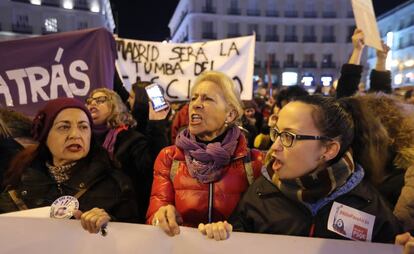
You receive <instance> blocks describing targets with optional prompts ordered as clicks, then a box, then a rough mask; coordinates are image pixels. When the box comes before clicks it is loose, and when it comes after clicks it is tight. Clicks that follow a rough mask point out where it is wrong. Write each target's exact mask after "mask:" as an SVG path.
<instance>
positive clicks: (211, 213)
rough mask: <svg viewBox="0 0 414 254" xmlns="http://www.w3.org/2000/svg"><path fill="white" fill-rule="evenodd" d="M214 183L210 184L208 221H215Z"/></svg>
mask: <svg viewBox="0 0 414 254" xmlns="http://www.w3.org/2000/svg"><path fill="white" fill-rule="evenodd" d="M213 196H214V183H209V184H208V223H211V222H213Z"/></svg>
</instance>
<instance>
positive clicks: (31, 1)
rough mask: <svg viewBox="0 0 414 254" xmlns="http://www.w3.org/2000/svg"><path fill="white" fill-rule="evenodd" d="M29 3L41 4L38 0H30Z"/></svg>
mask: <svg viewBox="0 0 414 254" xmlns="http://www.w3.org/2000/svg"><path fill="white" fill-rule="evenodd" d="M30 3H31V4H34V5H41V4H42V2H41V1H40V0H30Z"/></svg>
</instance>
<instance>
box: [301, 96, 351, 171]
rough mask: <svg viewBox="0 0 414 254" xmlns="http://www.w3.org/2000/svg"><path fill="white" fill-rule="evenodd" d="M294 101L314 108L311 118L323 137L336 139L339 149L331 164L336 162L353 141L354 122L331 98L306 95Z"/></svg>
mask: <svg viewBox="0 0 414 254" xmlns="http://www.w3.org/2000/svg"><path fill="white" fill-rule="evenodd" d="M294 101H298V102H302V103H305V104H308V105H310V106H312V107H313V108H314V111H313V115H312V118H313V120H314V122H315V125H316V127H317V128H318V129H319V131H320V132H321V134H322V135H323V136H327V137H329V138H332V139H338V141H339V143H340V145H341V147H340V150H339V153H338V155H337V156H336V157H335V158H334V159H332V160H331V163H334V162H336V161H338V160H339V159H340V158H341V157H342V156H343V155H344V154H345V152H346V151H347V150H348V149H349V147H350V146H351V144H352V142H353V140H354V121H353V119H352V115H351V114H350V113H348V112H347V111H346V110H345V109H344V107H343V106H342V105H341V103H340V102H339V101H337V100H336V99H335V98H333V97H324V96H322V95H308V96H301V97H297V98H296V99H295V100H294Z"/></svg>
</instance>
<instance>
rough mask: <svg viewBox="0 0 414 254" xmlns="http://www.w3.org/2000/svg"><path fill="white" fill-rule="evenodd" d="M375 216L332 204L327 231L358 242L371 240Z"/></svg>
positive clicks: (338, 204)
mask: <svg viewBox="0 0 414 254" xmlns="http://www.w3.org/2000/svg"><path fill="white" fill-rule="evenodd" d="M374 223H375V216H374V215H371V214H368V213H366V212H363V211H360V210H357V209H355V208H352V207H349V206H346V205H343V204H341V203H338V202H334V203H333V205H332V208H331V212H330V213H329V219H328V229H329V230H330V231H332V232H335V233H337V234H340V235H342V236H345V237H347V238H349V239H354V240H358V241H367V242H370V241H371V240H372V231H373V229H374Z"/></svg>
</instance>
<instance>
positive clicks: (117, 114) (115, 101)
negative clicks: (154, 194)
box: [89, 88, 137, 129]
mask: <svg viewBox="0 0 414 254" xmlns="http://www.w3.org/2000/svg"><path fill="white" fill-rule="evenodd" d="M99 92H100V93H104V94H105V95H106V96H107V97H108V103H109V106H110V109H111V114H110V115H109V117H108V119H106V124H107V126H108V127H109V128H112V129H113V128H117V127H119V126H121V125H127V126H130V127H134V126H136V125H137V122H136V121H135V119H134V118H133V117H132V115H131V114H130V113H129V112H128V109H127V107H126V106H125V104H124V103H123V102H122V99H121V97H119V95H118V94H117V93H115V92H114V91H112V90H109V89H108V88H97V89H95V90H93V91H92V92H91V93H90V95H89V96H90V97H92V96H93V95H94V94H95V93H99Z"/></svg>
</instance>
